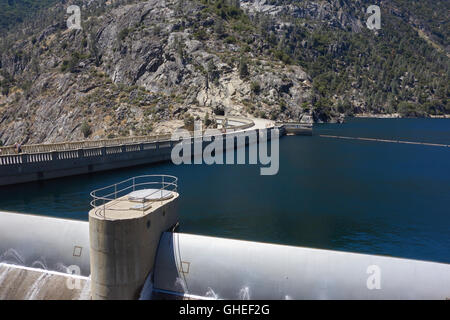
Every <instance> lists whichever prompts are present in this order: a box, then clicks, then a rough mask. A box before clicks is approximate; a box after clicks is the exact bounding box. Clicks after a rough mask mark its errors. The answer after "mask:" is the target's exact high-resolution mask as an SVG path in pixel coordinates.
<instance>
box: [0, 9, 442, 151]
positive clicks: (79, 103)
mask: <svg viewBox="0 0 450 320" xmlns="http://www.w3.org/2000/svg"><path fill="white" fill-rule="evenodd" d="M426 1H428V0H426ZM63 2H64V1H63ZM83 3H84V4H85V5H84V6H82V21H83V30H67V27H66V19H67V15H66V14H65V9H66V7H67V5H68V4H66V3H57V4H56V5H54V6H52V7H51V8H50V9H48V10H46V11H45V12H44V13H43V14H42V16H41V19H39V20H32V19H29V20H25V21H24V23H22V24H19V25H16V26H15V27H13V29H12V30H11V32H9V33H8V34H7V35H5V36H3V37H2V38H1V40H2V43H1V46H0V74H1V76H0V87H1V90H2V95H1V96H0V140H1V141H2V142H3V143H5V144H11V143H14V142H15V141H19V140H20V141H22V140H25V142H50V141H63V140H79V139H84V138H101V137H114V136H118V135H121V136H126V135H139V134H148V133H150V132H162V131H170V130H171V129H173V128H175V127H178V126H182V125H183V124H185V123H189V122H190V121H191V119H192V118H202V119H203V118H204V117H205V116H206V115H208V118H213V117H214V114H215V113H217V114H221V113H223V112H224V111H225V110H226V111H227V112H228V113H230V114H242V115H247V116H256V117H266V118H271V119H273V120H296V121H298V120H300V119H303V120H305V119H309V117H312V118H313V119H314V120H316V121H336V120H338V119H340V118H341V117H342V116H343V115H344V114H346V115H353V114H358V113H396V112H397V113H401V114H402V115H405V116H410V115H413V116H425V115H429V114H434V115H441V114H449V113H450V107H449V106H448V83H449V81H448V80H449V72H448V71H449V59H448V56H447V55H446V54H448V52H447V51H446V50H447V49H446V43H445V41H441V40H439V37H437V36H436V32H438V31H436V30H439V28H440V25H439V24H436V23H427V22H426V21H427V18H428V16H429V15H428V13H426V12H425V14H423V13H422V10H416V11H414V10H409V11H408V12H406V11H405V10H404V9H403V7H402V6H403V5H404V4H403V3H402V1H397V0H395V1H389V2H382V3H381V4H380V6H381V8H382V29H381V30H378V31H373V30H368V29H367V28H366V27H365V21H366V20H367V17H368V15H367V14H366V13H365V9H366V8H367V7H368V6H369V2H368V1H350V0H348V1H347V0H327V1H292V0H271V1H268V2H264V1H250V0H245V1H244V0H243V1H241V2H240V3H239V2H237V1H231V0H228V1H223V0H218V1H206V0H202V1H188V0H176V1H175V0H151V1H114V3H113V4H108V3H107V2H105V1H100V0H97V1H96V0H92V1H88V2H83ZM436 3H437V4H436ZM436 3H435V4H434V6H435V7H436V6H439V5H440V4H439V3H440V2H439V1H438V2H436ZM80 4H81V1H80ZM411 21H412V22H411ZM422 21H425V22H422ZM19 30H20V32H19ZM418 31H420V32H421V34H419V33H418ZM443 34H444V33H443ZM427 38H428V40H429V42H427V41H426V40H424V39H427ZM430 41H432V42H433V43H435V44H436V46H438V48H435V47H433V45H432V44H430Z"/></svg>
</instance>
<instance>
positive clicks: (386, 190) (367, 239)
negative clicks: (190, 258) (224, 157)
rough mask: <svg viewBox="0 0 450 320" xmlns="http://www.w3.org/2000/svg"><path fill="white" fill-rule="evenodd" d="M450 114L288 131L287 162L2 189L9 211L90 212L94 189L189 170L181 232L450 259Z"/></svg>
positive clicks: (158, 168)
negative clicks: (304, 133) (306, 132)
mask: <svg viewBox="0 0 450 320" xmlns="http://www.w3.org/2000/svg"><path fill="white" fill-rule="evenodd" d="M320 134H327V135H339V136H352V137H367V138H380V139H395V140H408V141H420V142H431V143H442V144H450V119H349V120H348V121H347V122H346V123H344V124H321V125H316V126H315V129H314V136H313V137H283V138H281V140H280V170H279V173H278V175H275V176H260V170H259V169H260V167H259V166H250V165H234V166H230V165H218V166H207V165H190V166H187V165H182V166H175V165H173V164H171V163H162V164H156V165H147V166H140V167H134V168H127V169H121V170H116V171H110V172H103V173H95V174H91V175H84V176H76V177H69V178H63V179H57V180H51V181H44V182H40V183H28V184H22V185H16V186H9V187H2V188H0V210H9V211H17V212H25V213H33V214H40V215H49V216H57V217H63V218H74V219H81V220H83V219H86V220H87V212H88V211H89V209H90V207H89V202H90V196H89V192H90V191H91V190H93V189H96V188H100V187H103V186H106V185H109V184H113V183H115V182H119V181H121V180H125V179H127V178H129V177H132V176H136V175H144V174H170V175H175V176H177V177H179V179H180V181H179V191H180V193H181V199H180V215H181V221H180V225H181V228H180V231H182V232H186V233H194V234H203V235H211V236H219V237H226V238H237V239H245V240H254V241H263V242H273V243H280V244H287V245H295V246H305V247H314V248H322V249H333V250H343V251H352V252H361V253H369V254H381V255H389V256H396V257H404V258H412V259H420V260H429V261H436V262H445V263H450V148H448V147H447V148H445V147H433V146H423V145H405V144H393V143H383V142H369V141H357V140H340V139H331V138H323V137H320V136H319V135H320Z"/></svg>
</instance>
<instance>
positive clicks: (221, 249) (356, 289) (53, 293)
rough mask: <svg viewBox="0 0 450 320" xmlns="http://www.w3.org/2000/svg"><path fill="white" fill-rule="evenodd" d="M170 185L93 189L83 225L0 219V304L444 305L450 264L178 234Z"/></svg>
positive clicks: (160, 180) (142, 180) (157, 181)
mask: <svg viewBox="0 0 450 320" xmlns="http://www.w3.org/2000/svg"><path fill="white" fill-rule="evenodd" d="M177 184H178V179H177V178H176V177H171V176H141V177H133V178H130V179H128V180H125V181H122V182H120V183H117V184H114V185H111V186H108V187H105V188H102V189H99V190H96V191H93V192H92V193H91V195H92V197H93V201H92V205H93V208H92V210H91V211H90V212H89V222H82V221H73V220H66V219H56V218H48V217H41V216H34V215H26V214H18V213H11V212H1V213H0V299H96V300H97V299H162V298H163V299H168V298H169V299H237V300H250V299H277V300H278V299H448V298H449V297H450V265H448V264H442V263H433V262H425V261H417V260H408V259H398V258H393V257H384V256H375V255H366V254H355V253H348V252H338V251H330V250H318V249H310V248H302V247H292V246H284V245H275V244H270V243H259V242H251V241H241V240H234V239H223V238H215V237H206V236H199V235H193V234H183V233H178V232H177V225H178V213H177V211H178V200H179V198H180V197H182V194H179V193H178V189H177Z"/></svg>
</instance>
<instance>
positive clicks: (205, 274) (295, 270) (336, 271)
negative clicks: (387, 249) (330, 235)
mask: <svg viewBox="0 0 450 320" xmlns="http://www.w3.org/2000/svg"><path fill="white" fill-rule="evenodd" d="M154 288H155V289H154V290H155V291H156V292H161V293H168V294H176V295H183V296H185V297H186V296H187V297H194V298H200V297H206V298H213V299H244V300H245V299H448V298H450V265H448V264H440V263H432V262H424V261H416V260H407V259H397V258H391V257H383V256H373V255H364V254H354V253H348V252H337V251H328V250H317V249H308V248H300V247H290V246H282V245H274V244H267V243H257V242H248V241H239V240H230V239H220V238H212V237H204V236H197V235H189V234H182V233H164V234H163V236H162V238H161V241H160V247H159V250H158V254H157V257H156V265H155V271H154Z"/></svg>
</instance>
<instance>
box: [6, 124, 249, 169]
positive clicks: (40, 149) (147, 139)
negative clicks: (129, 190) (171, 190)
mask: <svg viewBox="0 0 450 320" xmlns="http://www.w3.org/2000/svg"><path fill="white" fill-rule="evenodd" d="M216 118H217V119H218V120H223V119H224V118H225V117H224V116H216ZM227 119H228V120H230V121H235V122H239V123H241V125H238V126H232V127H230V128H229V129H232V130H235V131H236V130H243V129H248V128H251V127H253V126H254V125H255V123H254V122H253V121H252V120H250V119H245V118H239V117H227ZM171 138H172V135H171V134H162V135H149V136H136V137H128V138H115V139H102V140H94V141H88V140H86V141H72V142H61V143H47V144H30V145H23V146H22V147H21V153H20V154H17V152H16V149H15V147H14V146H6V147H0V157H3V156H16V157H17V156H20V155H21V154H41V153H50V152H55V151H57V152H63V151H77V150H86V149H96V148H102V147H120V146H127V145H136V144H140V143H154V142H164V141H171ZM127 151H128V150H127ZM16 157H13V158H11V159H9V158H8V159H7V160H5V161H4V162H5V164H6V163H8V164H9V163H11V164H14V163H16V161H17V163H21V162H20V160H16V159H18V158H16ZM0 164H2V161H0Z"/></svg>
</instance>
